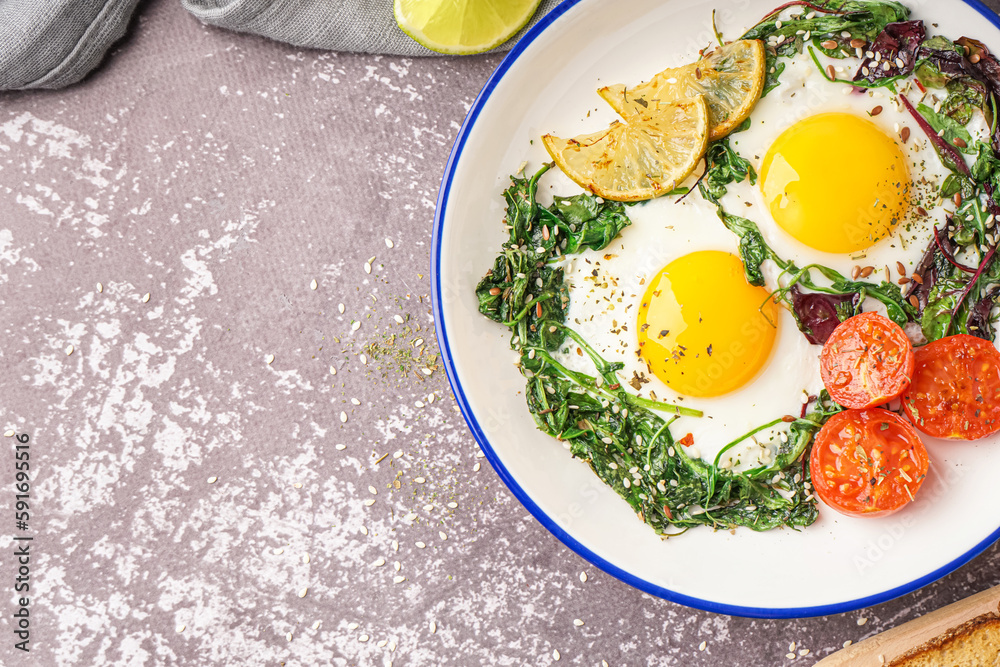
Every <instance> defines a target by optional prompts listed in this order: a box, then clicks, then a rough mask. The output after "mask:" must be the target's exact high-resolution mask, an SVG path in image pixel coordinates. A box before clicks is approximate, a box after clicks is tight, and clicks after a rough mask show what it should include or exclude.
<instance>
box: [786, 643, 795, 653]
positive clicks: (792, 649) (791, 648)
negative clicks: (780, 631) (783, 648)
mask: <svg viewBox="0 0 1000 667" xmlns="http://www.w3.org/2000/svg"><path fill="white" fill-rule="evenodd" d="M788 650H789V652H791V651H794V650H795V642H792V643H791V644H789V645H788Z"/></svg>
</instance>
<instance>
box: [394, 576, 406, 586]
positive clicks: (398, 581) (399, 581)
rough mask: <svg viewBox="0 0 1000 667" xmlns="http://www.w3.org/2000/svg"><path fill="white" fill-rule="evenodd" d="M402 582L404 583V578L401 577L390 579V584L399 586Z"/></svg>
mask: <svg viewBox="0 0 1000 667" xmlns="http://www.w3.org/2000/svg"><path fill="white" fill-rule="evenodd" d="M404 581H406V577H404V576H403V575H396V576H395V577H393V578H392V583H394V584H401V583H403V582H404Z"/></svg>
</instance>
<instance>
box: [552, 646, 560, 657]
mask: <svg viewBox="0 0 1000 667" xmlns="http://www.w3.org/2000/svg"><path fill="white" fill-rule="evenodd" d="M560 657H561V656H560V655H559V649H557V648H554V649H552V659H553V660H559V658H560Z"/></svg>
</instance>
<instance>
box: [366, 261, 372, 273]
mask: <svg viewBox="0 0 1000 667" xmlns="http://www.w3.org/2000/svg"><path fill="white" fill-rule="evenodd" d="M371 272H372V264H371V262H365V273H371Z"/></svg>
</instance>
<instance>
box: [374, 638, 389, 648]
mask: <svg viewBox="0 0 1000 667" xmlns="http://www.w3.org/2000/svg"><path fill="white" fill-rule="evenodd" d="M388 643H389V640H387V639H380V640H379V642H378V643H377V644H375V646H378V647H379V648H382V647H383V646H385V645H386V644H388Z"/></svg>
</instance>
